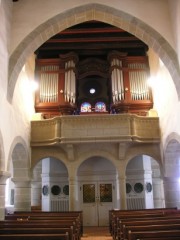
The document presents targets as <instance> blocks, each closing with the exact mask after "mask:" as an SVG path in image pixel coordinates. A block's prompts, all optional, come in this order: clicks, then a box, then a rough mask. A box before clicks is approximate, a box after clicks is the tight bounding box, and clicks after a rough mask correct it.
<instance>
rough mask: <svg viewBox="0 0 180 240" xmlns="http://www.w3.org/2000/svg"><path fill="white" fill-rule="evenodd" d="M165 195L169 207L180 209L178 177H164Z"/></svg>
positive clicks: (179, 183)
mask: <svg viewBox="0 0 180 240" xmlns="http://www.w3.org/2000/svg"><path fill="white" fill-rule="evenodd" d="M164 195H165V203H166V207H167V208H172V207H177V208H178V209H180V182H179V179H178V178H172V177H165V178H164Z"/></svg>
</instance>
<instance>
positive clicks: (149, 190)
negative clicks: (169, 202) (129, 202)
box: [146, 182, 152, 192]
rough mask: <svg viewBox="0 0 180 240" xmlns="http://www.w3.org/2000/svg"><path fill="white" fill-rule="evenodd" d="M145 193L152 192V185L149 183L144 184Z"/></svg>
mask: <svg viewBox="0 0 180 240" xmlns="http://www.w3.org/2000/svg"><path fill="white" fill-rule="evenodd" d="M146 191H147V192H151V191H152V184H151V183H150V182H148V183H146Z"/></svg>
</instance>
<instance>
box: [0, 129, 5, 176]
mask: <svg viewBox="0 0 180 240" xmlns="http://www.w3.org/2000/svg"><path fill="white" fill-rule="evenodd" d="M4 170H5V156H4V144H3V137H2V134H1V131H0V171H4Z"/></svg>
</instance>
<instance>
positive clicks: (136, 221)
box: [117, 216, 180, 240]
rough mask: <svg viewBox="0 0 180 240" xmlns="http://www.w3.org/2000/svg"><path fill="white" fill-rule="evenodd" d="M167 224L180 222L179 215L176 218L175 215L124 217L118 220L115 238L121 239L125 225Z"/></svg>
mask: <svg viewBox="0 0 180 240" xmlns="http://www.w3.org/2000/svg"><path fill="white" fill-rule="evenodd" d="M168 224H180V216H179V218H176V217H175V216H170V218H169V217H164V218H163V217H161V218H159V217H156V218H133V219H124V220H121V221H120V226H119V228H118V231H117V239H119V240H120V239H122V238H123V236H124V231H125V230H124V229H125V228H126V227H129V228H130V227H131V226H133V227H136V226H141V227H143V226H151V225H168Z"/></svg>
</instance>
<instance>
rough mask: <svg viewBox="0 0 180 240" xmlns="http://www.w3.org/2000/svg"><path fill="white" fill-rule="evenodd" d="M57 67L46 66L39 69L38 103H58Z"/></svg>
mask: <svg viewBox="0 0 180 240" xmlns="http://www.w3.org/2000/svg"><path fill="white" fill-rule="evenodd" d="M58 69H59V67H58V66H56V65H55V66H53V65H48V66H43V67H42V68H41V71H43V73H41V75H40V83H39V85H40V86H39V88H40V102H57V101H58V73H57V72H53V71H58Z"/></svg>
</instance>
